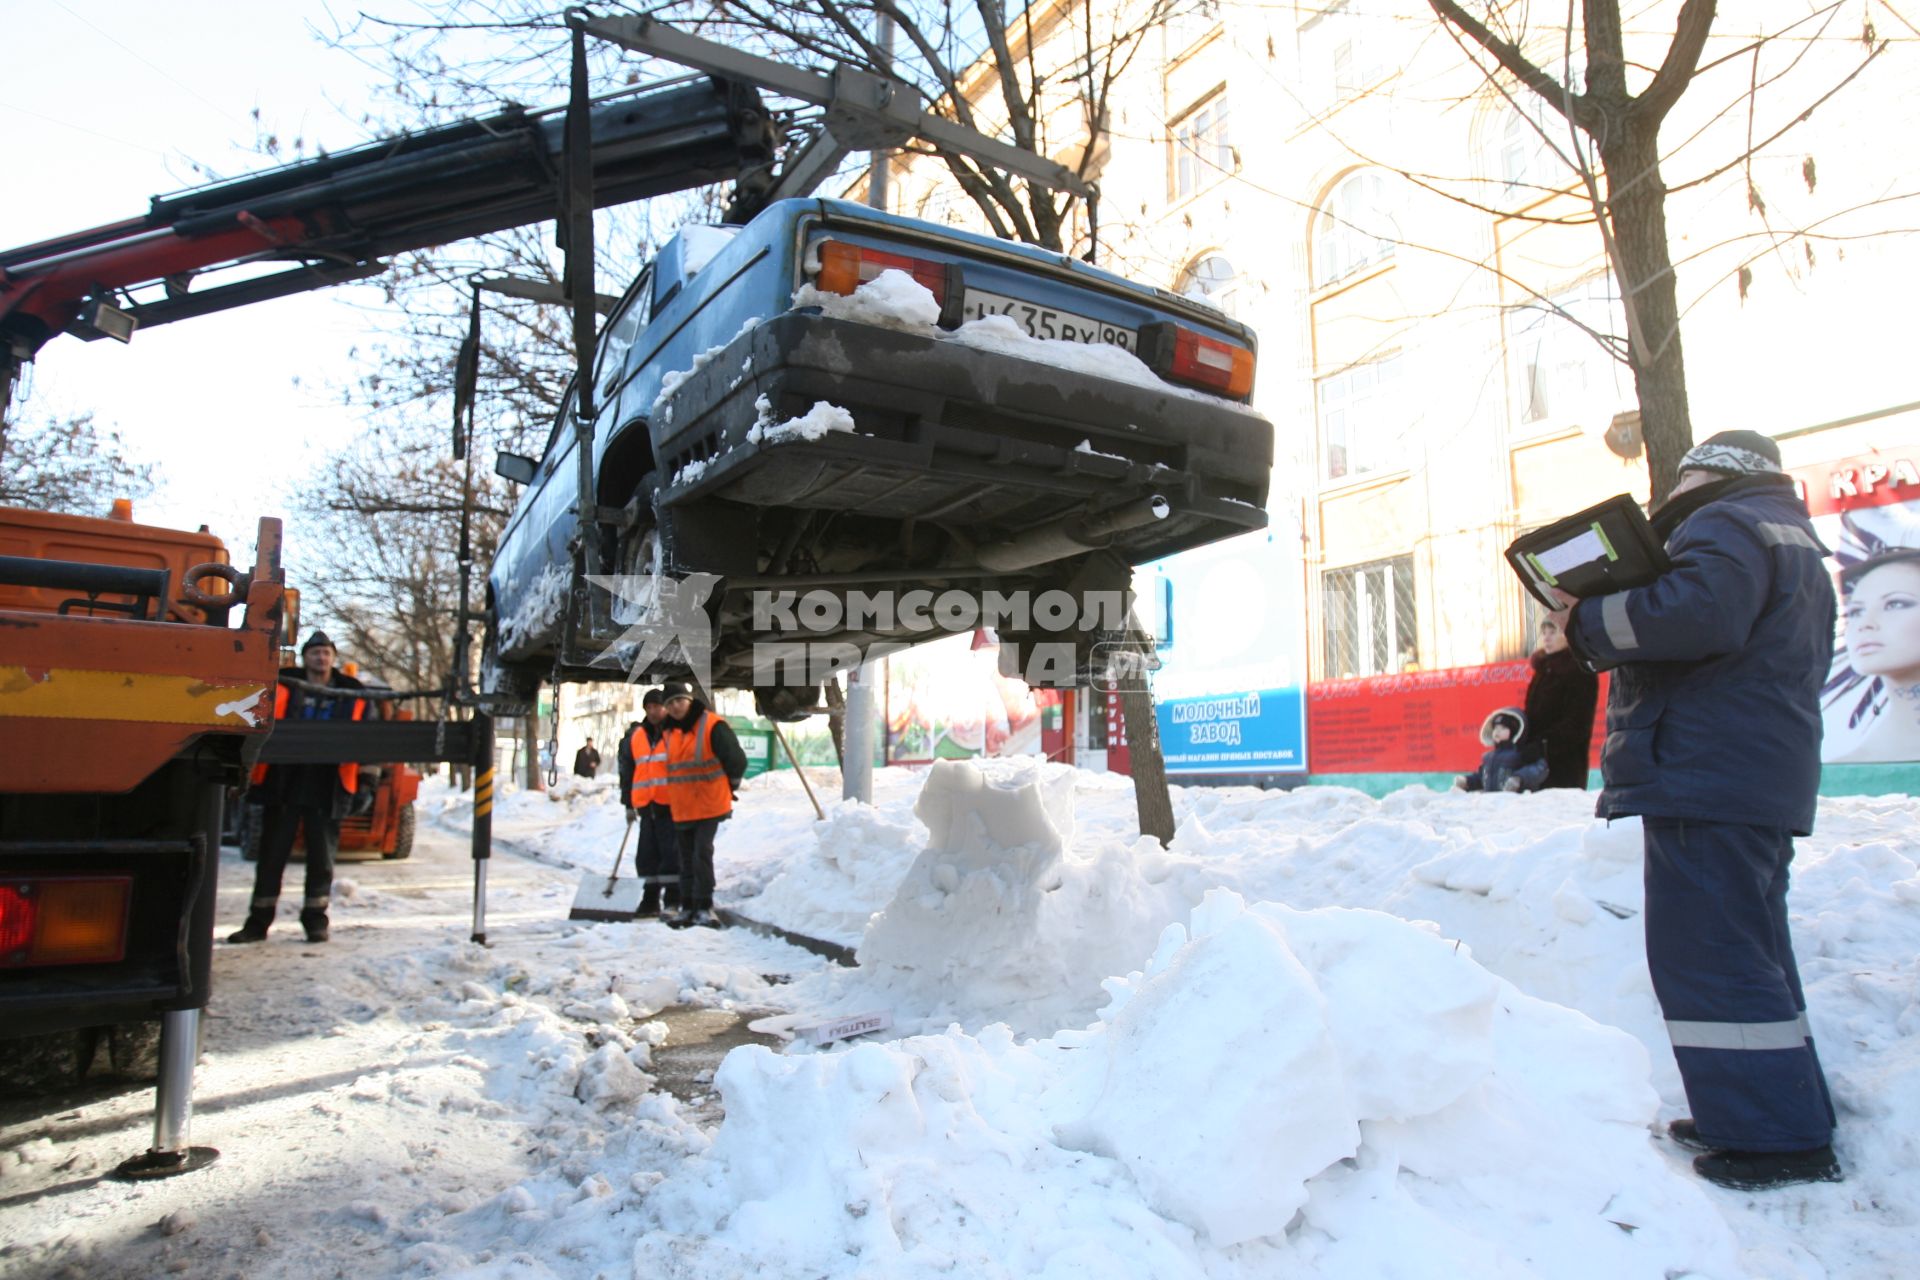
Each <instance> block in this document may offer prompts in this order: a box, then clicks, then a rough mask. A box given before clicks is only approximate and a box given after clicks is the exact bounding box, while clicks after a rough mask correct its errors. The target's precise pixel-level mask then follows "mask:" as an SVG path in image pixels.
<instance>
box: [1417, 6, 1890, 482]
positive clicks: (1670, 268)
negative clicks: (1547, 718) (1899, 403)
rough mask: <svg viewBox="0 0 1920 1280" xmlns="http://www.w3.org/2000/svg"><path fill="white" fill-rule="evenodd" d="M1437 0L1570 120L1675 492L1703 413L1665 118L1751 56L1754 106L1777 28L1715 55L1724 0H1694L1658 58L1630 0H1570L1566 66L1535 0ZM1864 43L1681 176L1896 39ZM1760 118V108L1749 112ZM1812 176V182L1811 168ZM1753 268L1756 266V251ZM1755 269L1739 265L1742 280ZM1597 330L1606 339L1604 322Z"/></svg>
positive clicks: (1573, 150) (1462, 30)
mask: <svg viewBox="0 0 1920 1280" xmlns="http://www.w3.org/2000/svg"><path fill="white" fill-rule="evenodd" d="M1428 3H1429V4H1430V5H1431V6H1432V8H1433V11H1434V12H1435V13H1436V14H1437V15H1439V17H1440V19H1441V21H1442V22H1443V23H1445V24H1446V26H1447V28H1448V30H1449V31H1450V32H1451V33H1454V34H1455V37H1456V39H1457V40H1458V41H1459V43H1460V45H1461V47H1462V49H1463V50H1465V51H1467V52H1468V54H1469V56H1472V57H1475V58H1476V60H1477V59H1479V58H1490V59H1491V60H1492V63H1493V65H1492V66H1488V65H1487V64H1486V63H1485V62H1478V65H1480V66H1481V68H1482V70H1483V72H1484V73H1485V75H1486V77H1487V79H1488V80H1489V81H1490V82H1492V83H1493V84H1494V85H1495V86H1496V87H1497V88H1499V90H1500V91H1501V92H1503V93H1507V94H1508V95H1509V96H1512V95H1513V94H1514V93H1516V92H1518V93H1524V94H1530V95H1536V96H1537V97H1538V98H1539V99H1540V100H1541V101H1543V102H1545V103H1546V104H1547V105H1548V106H1550V107H1551V108H1552V109H1553V110H1554V111H1555V112H1557V113H1559V115H1560V116H1561V117H1562V118H1563V119H1564V120H1565V121H1566V122H1567V123H1568V125H1569V126H1570V134H1569V140H1570V143H1571V145H1569V146H1556V148H1555V149H1556V151H1558V152H1559V153H1560V154H1561V156H1562V158H1563V159H1565V160H1567V161H1568V163H1569V164H1570V165H1571V167H1572V171H1573V172H1574V173H1575V174H1576V175H1577V183H1578V187H1579V188H1580V192H1581V194H1583V195H1584V196H1585V197H1586V200H1587V202H1588V204H1589V206H1590V208H1591V211H1592V221H1593V224H1594V226H1595V227H1596V228H1597V230H1598V232H1599V234H1600V237H1601V241H1602V244H1603V247H1604V249H1605V253H1606V257H1607V261H1608V264H1609V266H1611V267H1612V269H1613V273H1614V278H1615V279H1616V281H1618V283H1619V287H1620V292H1621V296H1622V300H1623V303H1624V309H1625V313H1626V328H1627V333H1626V340H1625V342H1624V344H1614V345H1613V346H1612V349H1613V350H1614V351H1615V352H1616V354H1617V355H1619V357H1620V358H1621V359H1623V360H1624V361H1625V363H1626V364H1627V367H1628V368H1629V369H1630V370H1631V372H1632V374H1633V379H1634V387H1635V391H1636V393H1637V395H1638V399H1639V403H1640V422H1641V432H1642V436H1643V438H1644V440H1645V442H1646V447H1647V460H1648V464H1649V467H1650V470H1651V473H1652V480H1653V493H1654V496H1655V498H1656V499H1658V498H1661V497H1664V496H1665V495H1666V493H1667V492H1668V491H1669V490H1670V489H1671V488H1672V486H1673V483H1674V480H1675V479H1676V478H1677V468H1678V465H1679V461H1680V458H1681V455H1682V454H1684V453H1685V452H1686V450H1687V449H1688V448H1689V447H1690V446H1691V445H1692V443H1693V424H1692V419H1691V415H1690V413H1689V409H1688V403H1687V375H1686V359H1685V355H1684V352H1683V350H1682V346H1681V338H1680V321H1681V317H1682V314H1683V308H1682V306H1681V303H1680V299H1679V291H1678V288H1677V282H1676V278H1675V272H1674V261H1673V256H1672V250H1671V248H1670V243H1669V235H1668V228H1667V199H1668V196H1669V194H1670V193H1671V190H1672V189H1670V188H1669V186H1668V182H1667V178H1666V176H1665V174H1664V172H1663V169H1662V160H1663V152H1662V143H1661V129H1662V126H1663V125H1664V124H1665V123H1666V122H1667V121H1668V119H1669V117H1670V116H1671V114H1672V112H1673V110H1674V107H1675V105H1676V104H1678V103H1679V102H1680V101H1681V99H1682V97H1683V96H1684V95H1686V94H1687V92H1688V90H1689V89H1690V88H1691V87H1692V86H1693V85H1694V84H1695V83H1696V82H1697V80H1698V79H1699V78H1700V76H1701V75H1702V74H1703V73H1704V72H1706V71H1707V70H1709V69H1711V67H1713V66H1718V65H1724V64H1726V63H1727V62H1729V61H1730V60H1735V59H1740V58H1743V57H1751V58H1753V59H1754V62H1753V65H1754V68H1755V70H1754V74H1753V76H1752V78H1751V79H1750V80H1749V83H1748V91H1747V93H1746V94H1745V95H1744V96H1743V101H1744V105H1745V107H1746V109H1747V111H1748V112H1749V113H1752V112H1753V111H1754V108H1755V101H1756V98H1757V95H1758V93H1759V91H1760V90H1761V88H1762V87H1763V86H1762V83H1761V80H1760V77H1759V74H1758V66H1759V63H1758V51H1759V49H1760V48H1761V47H1762V46H1764V45H1765V44H1766V43H1767V41H1768V39H1769V37H1766V36H1762V37H1759V38H1758V39H1756V40H1755V41H1753V42H1752V43H1750V44H1748V45H1745V46H1743V47H1742V48H1741V49H1740V50H1738V51H1735V52H1733V53H1730V54H1728V55H1726V56H1725V57H1722V58H1719V59H1716V61H1715V62H1714V63H1713V64H1703V63H1702V61H1701V59H1702V56H1703V54H1704V52H1705V50H1706V48H1707V40H1708V36H1709V34H1710V33H1711V31H1712V28H1713V24H1714V19H1715V9H1716V3H1715V0H1684V2H1683V3H1682V4H1681V5H1680V8H1679V12H1678V14H1677V16H1676V18H1675V22H1674V30H1673V35H1672V37H1671V39H1670V40H1669V41H1668V42H1667V46H1666V50H1665V54H1664V56H1663V57H1662V59H1661V61H1660V63H1659V65H1658V66H1657V67H1644V66H1641V65H1640V64H1639V63H1637V62H1635V61H1634V59H1633V58H1632V57H1631V56H1630V53H1629V51H1628V49H1627V38H1626V36H1625V34H1624V31H1623V27H1622V24H1621V14H1620V4H1619V0H1583V5H1582V13H1581V17H1582V21H1581V26H1580V28H1579V30H1578V31H1577V32H1576V31H1575V29H1574V28H1573V26H1572V20H1571V6H1569V19H1568V25H1567V26H1566V27H1564V28H1562V29H1561V32H1560V35H1561V41H1560V51H1561V54H1562V57H1561V64H1562V67H1561V71H1560V74H1558V75H1556V74H1554V73H1553V72H1551V71H1549V70H1547V69H1546V67H1544V66H1543V65H1542V64H1541V62H1539V61H1535V60H1534V59H1533V58H1532V57H1530V56H1529V54H1528V52H1527V47H1528V46H1529V44H1534V45H1536V47H1540V46H1539V42H1537V41H1534V40H1532V39H1531V38H1530V37H1531V33H1530V32H1529V31H1528V27H1527V21H1528V6H1527V5H1526V4H1525V3H1524V2H1522V0H1479V2H1478V3H1477V4H1475V5H1474V9H1475V10H1476V12H1469V10H1468V8H1467V7H1466V6H1465V5H1464V4H1462V3H1461V2H1460V0H1428ZM1838 10H1839V6H1838V5H1837V4H1835V5H1830V6H1828V7H1827V8H1825V9H1823V10H1821V11H1819V12H1820V14H1824V15H1827V16H1828V17H1829V18H1830V17H1831V16H1832V15H1833V14H1835V13H1837V12H1838ZM1862 44H1863V46H1864V48H1863V53H1862V56H1861V58H1860V59H1859V61H1858V62H1857V64H1856V65H1855V66H1853V67H1852V68H1851V70H1850V71H1849V72H1848V73H1847V74H1846V75H1845V76H1844V77H1841V78H1840V79H1839V81H1838V82H1837V83H1834V84H1831V85H1829V86H1827V87H1825V90H1824V92H1822V93H1821V94H1819V95H1818V96H1817V97H1816V98H1815V99H1813V100H1812V101H1809V102H1806V103H1805V104H1804V105H1796V108H1795V109H1793V110H1790V111H1788V112H1787V113H1785V114H1786V121H1785V123H1784V124H1783V125H1781V126H1780V127H1779V128H1778V129H1776V130H1773V131H1771V132H1770V133H1768V134H1767V135H1765V136H1763V137H1760V138H1755V137H1754V136H1753V130H1752V129H1751V128H1750V129H1749V131H1748V139H1747V145H1746V146H1745V148H1744V150H1743V151H1742V152H1741V153H1740V154H1738V155H1736V156H1733V157H1731V158H1728V159H1725V160H1722V161H1718V162H1715V163H1712V164H1710V165H1709V166H1708V171H1707V172H1705V173H1703V174H1700V175H1697V176H1693V177H1691V178H1689V179H1688V180H1687V181H1686V182H1685V183H1684V184H1683V185H1688V186H1691V185H1697V184H1699V183H1703V182H1707V181H1710V180H1712V179H1714V178H1717V177H1720V176H1722V175H1724V174H1726V173H1728V172H1731V171H1733V170H1735V169H1738V168H1740V167H1741V166H1743V165H1749V164H1750V163H1751V160H1752V158H1753V157H1754V155H1755V154H1757V153H1758V151H1759V150H1760V149H1761V148H1762V147H1764V146H1766V145H1768V144H1770V143H1771V142H1773V141H1775V140H1777V139H1778V138H1779V137H1781V136H1782V135H1783V134H1784V133H1786V131H1787V130H1788V129H1791V128H1792V127H1793V126H1794V125H1795V124H1798V123H1799V122H1801V121H1804V120H1805V119H1806V118H1807V117H1808V116H1810V115H1811V114H1812V113H1813V111H1814V109H1815V108H1816V107H1818V106H1819V105H1821V104H1822V103H1824V102H1826V101H1827V100H1828V99H1829V98H1831V97H1832V96H1833V95H1834V94H1835V93H1837V92H1838V91H1839V90H1840V89H1841V88H1843V87H1844V86H1845V85H1846V84H1847V83H1849V82H1851V81H1852V80H1853V79H1854V78H1855V77H1856V76H1858V75H1859V73H1860V72H1861V71H1862V70H1864V69H1865V67H1866V65H1867V64H1868V63H1870V62H1871V61H1873V59H1874V58H1876V57H1878V56H1879V54H1880V53H1881V52H1883V51H1884V50H1885V49H1886V47H1887V44H1886V42H1885V41H1884V40H1879V39H1877V38H1876V37H1875V35H1874V34H1873V32H1872V28H1871V25H1870V24H1869V25H1868V27H1867V28H1866V30H1865V32H1863V36H1862ZM1576 56H1578V59H1579V65H1578V73H1576V65H1575V64H1576ZM1797 60H1798V59H1797V58H1796V59H1795V61H1797ZM1630 72H1632V73H1633V74H1634V75H1635V76H1636V77H1637V78H1640V79H1642V80H1644V83H1643V84H1641V85H1640V86H1639V88H1638V89H1637V91H1635V90H1633V89H1631V88H1630V87H1629V83H1628V81H1629V73H1630ZM1776 78H1777V77H1776ZM1511 82H1517V83H1518V86H1519V89H1518V90H1512V89H1509V88H1507V87H1506V86H1507V85H1508V84H1509V83H1511ZM1721 114H1724V112H1722V113H1721ZM1753 118H1754V117H1753V116H1752V115H1751V114H1749V119H1750V120H1751V119H1753ZM1409 176H1412V175H1409ZM1808 183H1809V185H1811V183H1812V176H1811V170H1809V175H1808ZM1749 193H1750V194H1749V199H1750V201H1755V200H1758V199H1759V196H1758V192H1757V190H1756V189H1755V188H1753V187H1752V186H1751V184H1749ZM1741 270H1742V272H1744V271H1745V270H1746V268H1745V266H1744V265H1743V266H1742V268H1741ZM1746 278H1747V277H1745V276H1744V275H1743V276H1742V277H1741V287H1742V288H1743V289H1744V286H1745V280H1746ZM1595 336H1596V337H1598V338H1600V339H1601V340H1602V341H1603V343H1606V342H1607V338H1606V336H1605V335H1600V334H1596V335H1595Z"/></svg>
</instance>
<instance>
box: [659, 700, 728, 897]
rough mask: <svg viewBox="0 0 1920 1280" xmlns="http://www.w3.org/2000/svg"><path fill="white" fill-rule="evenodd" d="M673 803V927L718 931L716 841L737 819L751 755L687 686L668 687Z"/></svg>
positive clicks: (669, 774) (669, 778)
mask: <svg viewBox="0 0 1920 1280" xmlns="http://www.w3.org/2000/svg"><path fill="white" fill-rule="evenodd" d="M662 692H663V693H665V694H666V699H667V707H666V710H667V803H668V805H670V806H671V807H672V809H673V825H674V829H675V833H676V834H677V835H678V836H679V839H680V894H681V912H680V914H679V915H677V916H675V917H674V918H673V919H672V920H670V921H668V923H669V924H671V925H673V926H674V927H675V928H681V929H684V928H686V927H687V926H688V925H705V926H708V927H714V926H717V925H718V924H719V923H720V921H719V918H718V917H716V916H715V915H714V914H713V841H714V837H715V836H717V835H718V834H719V831H720V824H721V823H722V822H725V821H726V820H727V819H728V818H730V817H732V816H733V797H734V793H735V792H736V791H737V790H738V789H739V787H740V779H742V778H744V777H745V776H746V773H747V755H746V752H744V751H742V750H741V749H740V740H739V739H738V738H736V737H735V736H734V732H733V729H732V727H731V726H729V725H728V724H727V722H726V721H725V720H723V719H722V718H721V717H720V716H719V715H717V714H716V713H715V712H713V711H712V710H711V709H710V708H708V706H707V704H706V703H704V702H702V701H700V699H698V698H696V697H694V696H693V693H692V691H691V690H689V689H688V688H687V686H685V685H683V684H668V685H667V686H666V687H665V688H664V689H663V690H662Z"/></svg>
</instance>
